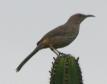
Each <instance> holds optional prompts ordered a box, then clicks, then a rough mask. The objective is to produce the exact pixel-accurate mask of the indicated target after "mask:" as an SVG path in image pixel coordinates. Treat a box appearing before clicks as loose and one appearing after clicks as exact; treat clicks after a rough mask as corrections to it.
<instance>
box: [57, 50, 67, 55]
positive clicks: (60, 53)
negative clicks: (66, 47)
mask: <svg viewBox="0 0 107 84" xmlns="http://www.w3.org/2000/svg"><path fill="white" fill-rule="evenodd" d="M55 50H56V52H58V54H59V56H61V55H66V54H65V53H62V52H60V51H58V50H57V49H55Z"/></svg>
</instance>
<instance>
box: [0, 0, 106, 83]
mask: <svg viewBox="0 0 107 84" xmlns="http://www.w3.org/2000/svg"><path fill="white" fill-rule="evenodd" d="M106 8H107V0H1V1H0V51H1V52H0V84H49V78H50V75H49V70H51V62H52V61H53V57H56V55H55V54H54V53H53V52H52V51H50V50H49V49H43V50H41V51H39V52H38V53H37V54H36V55H35V56H34V57H33V58H32V59H31V60H29V62H27V64H26V65H25V66H24V67H23V68H22V70H21V71H20V72H19V73H16V72H15V69H16V67H17V66H18V64H19V63H20V62H21V61H22V60H23V59H24V58H25V57H26V56H27V55H28V54H29V53H30V52H31V51H32V50H33V49H34V48H35V47H36V43H37V42H38V41H39V40H40V38H41V37H42V36H43V35H44V34H46V33H47V32H48V31H49V30H51V29H53V28H55V27H57V26H59V25H61V24H63V23H65V22H66V21H67V19H68V18H69V17H70V16H71V15H73V14H75V13H83V14H93V15H95V16H96V17H95V18H88V19H86V20H84V22H83V23H82V24H81V26H80V33H79V35H78V37H77V39H76V40H75V41H74V42H73V43H72V44H71V45H69V46H67V47H65V48H62V49H59V50H60V51H62V52H64V53H68V54H72V55H73V56H75V57H80V60H79V63H80V67H81V69H82V75H83V80H84V84H107V16H106V15H107V9H106Z"/></svg>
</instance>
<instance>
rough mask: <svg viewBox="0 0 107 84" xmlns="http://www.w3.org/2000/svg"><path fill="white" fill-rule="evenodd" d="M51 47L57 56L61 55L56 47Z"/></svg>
mask: <svg viewBox="0 0 107 84" xmlns="http://www.w3.org/2000/svg"><path fill="white" fill-rule="evenodd" d="M50 49H51V50H52V51H53V52H54V53H55V54H56V55H57V56H59V53H58V52H57V51H56V49H55V48H53V47H50Z"/></svg>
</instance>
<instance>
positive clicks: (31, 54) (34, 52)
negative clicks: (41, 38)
mask: <svg viewBox="0 0 107 84" xmlns="http://www.w3.org/2000/svg"><path fill="white" fill-rule="evenodd" d="M38 51H39V48H38V47H37V48H35V49H34V50H33V51H32V52H31V53H30V54H29V55H28V56H27V57H26V58H25V59H24V60H23V61H22V62H21V63H20V64H19V66H18V67H17V68H16V72H19V71H20V70H21V68H22V67H23V66H24V64H25V63H26V62H27V61H28V60H30V58H31V57H32V56H33V55H34V54H36V53H37V52H38Z"/></svg>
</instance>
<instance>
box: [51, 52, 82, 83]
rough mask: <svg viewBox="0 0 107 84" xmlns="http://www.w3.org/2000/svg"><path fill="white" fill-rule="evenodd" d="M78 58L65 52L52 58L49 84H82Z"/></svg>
mask: <svg viewBox="0 0 107 84" xmlns="http://www.w3.org/2000/svg"><path fill="white" fill-rule="evenodd" d="M78 59H79V58H77V59H75V58H74V57H73V56H70V55H65V54H64V55H63V56H58V57H57V58H54V60H55V61H54V63H52V65H53V66H52V69H51V71H50V74H51V78H50V84H83V82H82V75H81V69H80V67H79V64H78Z"/></svg>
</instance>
